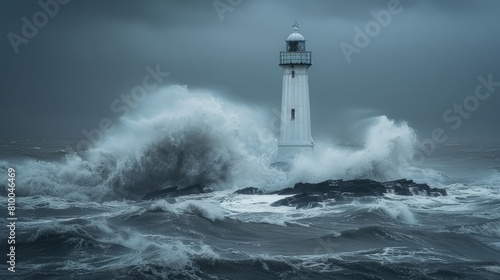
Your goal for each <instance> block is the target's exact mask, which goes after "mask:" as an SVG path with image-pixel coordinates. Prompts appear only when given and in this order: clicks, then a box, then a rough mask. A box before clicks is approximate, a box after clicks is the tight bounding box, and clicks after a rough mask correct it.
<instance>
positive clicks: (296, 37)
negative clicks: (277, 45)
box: [286, 28, 306, 42]
mask: <svg viewBox="0 0 500 280" xmlns="http://www.w3.org/2000/svg"><path fill="white" fill-rule="evenodd" d="M297 29H298V28H295V31H294V32H293V33H292V34H290V36H288V39H286V40H287V42H290V41H305V40H306V39H305V38H304V36H302V34H300V33H299V32H298V31H297Z"/></svg>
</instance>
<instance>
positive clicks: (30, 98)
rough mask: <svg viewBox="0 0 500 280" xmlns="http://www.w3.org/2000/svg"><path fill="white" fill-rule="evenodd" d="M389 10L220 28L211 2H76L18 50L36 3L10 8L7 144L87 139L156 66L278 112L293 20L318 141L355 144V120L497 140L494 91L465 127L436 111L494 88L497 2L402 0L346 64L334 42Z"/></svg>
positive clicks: (351, 5)
mask: <svg viewBox="0 0 500 280" xmlns="http://www.w3.org/2000/svg"><path fill="white" fill-rule="evenodd" d="M44 1H46V0H44ZM220 1H222V2H226V1H225V0H220ZM389 2H390V1H389V0H377V1H372V0H360V1H329V0H321V1H319V0H317V1H298V0H294V1H284V0H283V1H265V0H254V1H251V0H243V1H242V3H241V4H240V5H238V6H236V7H234V9H233V10H232V11H227V12H225V13H224V14H223V21H221V20H220V18H219V15H218V14H217V12H216V10H215V8H214V6H213V5H212V3H213V1H210V0H178V1H160V0H158V1H153V0H150V1H118V0H114V1H77V0H73V1H70V2H69V3H68V4H66V5H61V7H60V11H59V12H58V14H57V15H56V16H54V17H53V18H50V19H49V21H48V23H47V24H46V25H45V26H43V27H42V28H40V29H39V32H38V34H37V35H36V36H35V37H33V38H32V39H30V40H29V42H28V43H27V44H21V45H19V53H18V54H15V53H14V51H13V48H12V46H11V44H10V42H9V40H8V38H7V34H8V33H9V32H14V33H17V34H20V33H21V27H22V24H23V22H22V21H21V18H22V17H27V18H28V19H31V18H32V16H33V14H34V13H36V12H37V11H39V10H40V6H39V5H38V4H37V2H36V1H9V2H7V1H4V2H2V3H1V4H0V5H1V6H2V7H1V9H0V16H1V18H2V25H1V27H0V30H1V34H3V36H4V37H3V39H2V41H1V43H0V51H1V54H2V64H1V65H0V71H1V75H2V78H1V84H0V88H1V91H2V102H1V103H0V119H1V120H0V125H1V127H2V129H3V131H2V134H1V136H2V138H9V137H16V136H20V137H32V138H35V137H47V136H56V137H61V136H71V137H82V134H81V131H82V130H83V129H92V128H96V127H97V126H98V123H99V120H101V119H102V118H104V117H110V118H116V117H117V115H116V114H114V113H113V112H112V111H111V110H110V104H111V103H112V102H113V101H114V100H116V99H117V98H120V95H121V94H126V93H130V90H131V89H132V88H133V87H134V86H136V85H138V84H140V83H141V80H142V78H143V77H144V75H146V70H145V67H146V66H148V65H150V66H155V65H157V64H160V65H161V68H162V70H163V71H166V72H170V73H171V75H170V76H169V77H168V78H167V79H166V82H165V84H171V83H180V84H187V85H189V86H190V87H204V88H212V89H216V90H217V91H220V92H222V93H223V94H224V95H225V96H227V97H229V98H230V99H233V100H238V101H241V102H245V103H248V104H256V105H259V106H264V107H266V108H267V109H268V111H269V112H271V110H272V108H277V109H279V106H280V104H281V103H280V98H281V70H280V68H279V67H278V66H277V57H278V52H279V51H281V50H282V49H283V48H284V40H285V39H286V37H287V36H288V34H289V33H290V32H291V24H292V23H293V21H294V20H298V21H299V23H300V24H301V32H302V34H303V35H304V36H305V37H306V39H307V40H308V42H307V47H308V49H309V50H311V51H313V63H314V64H313V66H312V68H311V71H310V87H311V103H312V107H313V110H312V111H313V112H312V118H313V134H314V135H315V136H316V137H323V136H325V137H332V138H334V139H342V140H349V139H350V137H352V136H354V135H356V133H355V131H353V129H352V128H353V127H355V126H354V125H355V123H356V122H357V121H358V120H359V119H360V118H362V117H368V116H372V115H377V114H385V115H387V116H389V117H390V118H393V119H396V120H406V121H408V122H409V123H410V125H411V126H412V127H414V128H416V129H417V130H418V132H419V134H420V136H421V137H428V136H429V135H430V133H431V131H432V129H434V128H436V127H443V128H445V129H446V130H447V132H449V134H450V136H451V137H477V138H489V137H500V135H499V134H500V132H499V131H498V129H496V126H495V121H494V120H495V119H499V118H500V113H499V111H498V110H497V109H496V108H497V105H496V104H499V102H500V96H498V95H499V94H498V92H500V89H498V92H497V93H494V94H492V96H491V97H490V98H489V99H488V100H487V101H484V102H481V103H480V105H479V108H478V109H477V110H476V111H474V112H473V113H472V114H471V115H470V116H469V117H468V118H467V119H463V125H462V126H461V127H460V129H457V130H453V129H451V128H450V127H451V124H452V123H445V122H444V121H443V116H442V115H443V113H444V112H446V111H447V110H448V109H450V108H453V105H454V104H455V103H462V102H463V101H464V99H465V98H466V97H467V96H469V95H473V94H474V90H475V88H476V86H477V84H478V80H477V77H478V76H480V75H482V76H485V77H486V76H487V75H488V74H490V73H491V74H493V78H494V80H500V68H499V65H500V63H499V62H500V57H499V55H498V51H497V50H498V49H500V40H499V37H498V26H499V23H500V19H498V17H497V12H498V11H499V9H500V2H498V1H480V2H479V1H465V0H462V1H456V0H455V1H451V0H450V1H417V0H413V1H409V0H401V6H402V7H403V8H404V9H403V11H402V12H401V13H399V14H395V15H393V16H392V18H391V21H390V23H389V25H388V26H387V27H383V28H382V29H381V30H380V33H379V34H378V35H377V36H375V37H374V38H372V39H371V42H370V44H369V45H368V46H367V47H366V48H363V49H361V52H360V53H359V54H354V55H352V57H351V58H352V61H351V63H347V61H346V59H345V56H344V55H343V53H342V51H341V49H340V47H339V45H340V44H341V42H346V43H349V44H354V42H353V41H354V36H355V31H354V28H355V27H359V28H361V29H363V28H364V27H365V25H366V24H367V23H368V22H370V21H372V20H373V17H372V15H371V14H370V11H372V10H375V11H380V10H382V9H387V6H388V3H389Z"/></svg>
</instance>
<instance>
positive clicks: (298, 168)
mask: <svg viewBox="0 0 500 280" xmlns="http://www.w3.org/2000/svg"><path fill="white" fill-rule="evenodd" d="M167 101H168V102H167ZM159 104H163V105H159ZM141 106H142V107H141V108H143V109H141V110H140V111H138V112H136V113H135V114H134V115H130V116H127V117H126V118H123V120H122V124H121V125H120V126H119V127H117V129H116V131H114V132H113V133H112V134H110V135H108V137H107V138H106V139H105V140H103V141H102V142H101V143H99V144H97V146H96V147H95V148H93V149H91V150H89V151H87V152H85V153H80V154H78V153H75V152H74V150H75V147H76V145H77V143H78V142H75V141H70V140H54V139H49V140H39V139H38V140H27V139H18V140H14V141H2V142H0V170H3V171H2V174H3V175H0V180H4V181H5V182H0V185H2V192H1V196H2V197H0V200H1V201H2V208H3V209H5V208H6V201H7V197H6V194H7V193H6V192H5V191H4V190H5V189H6V178H7V177H6V171H5V170H6V168H8V167H14V168H15V169H16V171H17V172H16V174H17V181H16V183H17V188H16V195H17V196H18V197H17V206H18V208H17V216H18V218H19V220H18V221H17V227H16V230H17V235H16V240H17V243H16V261H17V263H16V273H15V274H13V273H10V272H8V271H7V265H5V263H6V257H5V255H6V253H7V242H6V240H5V239H4V238H3V237H2V241H1V244H0V252H1V255H2V256H3V257H2V258H1V260H2V263H3V264H4V265H2V267H3V268H2V270H0V277H2V279H7V278H4V277H13V276H14V277H15V278H19V279H69V278H71V279H161V278H164V279H500V174H499V172H500V170H499V169H500V168H499V167H500V143H486V142H485V143H446V144H445V145H443V146H440V147H439V148H438V149H437V150H436V152H435V153H434V154H432V155H431V156H429V157H428V158H427V160H426V162H425V163H424V164H423V165H422V166H414V165H412V161H411V155H412V154H413V153H414V152H415V150H416V145H417V141H416V139H417V136H416V135H415V132H414V131H413V130H412V129H411V128H410V127H408V126H407V125H406V124H405V123H398V122H394V121H392V120H389V119H387V118H386V117H378V118H374V119H372V120H371V123H372V125H371V126H370V128H369V129H368V130H367V131H366V138H365V139H362V140H363V141H361V142H362V145H361V146H359V147H349V146H345V145H344V146H343V145H339V144H327V143H321V141H318V142H317V145H316V149H315V152H314V153H313V154H312V155H309V156H303V157H300V158H298V159H297V160H296V162H295V168H294V169H293V170H291V171H290V172H289V173H284V172H282V171H279V170H275V169H273V168H271V167H269V165H270V163H272V161H273V157H274V156H275V152H276V151H275V145H276V143H275V142H274V141H272V139H271V140H269V137H265V136H266V135H267V134H266V133H267V131H266V125H267V120H266V119H265V118H264V117H262V114H261V112H258V111H257V110H255V109H250V108H246V107H243V106H241V105H237V104H233V103H231V102H228V101H224V102H223V101H221V100H220V99H218V98H214V97H212V96H211V95H210V94H206V93H189V92H187V91H186V90H185V89H183V88H180V87H179V88H178V87H174V88H170V89H166V90H165V91H164V92H161V93H158V94H157V95H156V96H154V97H152V98H151V99H148V100H147V101H146V103H145V104H142V105H141ZM144 108H147V109H144ZM402 177H405V178H409V179H414V180H416V181H418V182H425V183H428V184H429V185H431V186H433V187H442V188H445V189H446V190H447V192H448V196H443V197H424V196H412V197H403V196H395V195H391V194H387V195H386V196H385V197H381V198H374V197H373V198H371V197H365V198H359V199H356V200H354V201H352V202H349V203H343V204H338V203H333V202H325V203H323V204H322V207H320V208H312V209H298V210H296V209H295V208H292V207H272V206H270V204H271V203H272V202H274V201H276V200H279V199H281V198H282V196H280V197H278V196H277V195H258V196H257V195H236V194H233V192H234V191H235V190H236V189H241V188H244V187H258V188H260V189H262V190H267V191H272V190H276V189H279V188H283V187H288V186H291V185H293V184H294V183H295V182H299V181H302V182H320V181H323V180H325V179H339V178H343V179H352V178H370V179H376V180H392V179H399V178H402ZM1 178H3V179H1ZM195 183H201V184H203V185H207V186H210V187H212V188H214V189H216V190H217V191H215V192H213V193H210V194H202V195H194V196H186V197H180V198H175V199H162V200H156V201H140V200H139V199H140V197H142V196H143V195H144V194H146V193H148V192H151V191H154V190H158V189H161V188H163V187H165V186H169V185H180V186H187V185H190V184H195ZM0 217H2V224H5V223H6V211H2V215H1V216H0ZM6 232H7V231H6V229H5V228H4V229H3V230H2V236H5V235H4V234H5V233H6ZM4 252H5V253H4ZM15 278H14V279H15ZM9 279H10V278H9Z"/></svg>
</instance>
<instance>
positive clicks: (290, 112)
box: [278, 23, 314, 162]
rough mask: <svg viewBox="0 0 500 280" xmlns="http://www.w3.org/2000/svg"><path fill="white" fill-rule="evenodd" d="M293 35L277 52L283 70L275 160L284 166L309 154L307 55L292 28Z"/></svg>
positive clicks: (304, 47)
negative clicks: (278, 135) (283, 49)
mask: <svg viewBox="0 0 500 280" xmlns="http://www.w3.org/2000/svg"><path fill="white" fill-rule="evenodd" d="M293 29H294V32H293V33H292V34H290V36H288V39H287V40H286V51H284V52H280V66H281V68H283V96H282V100H281V127H280V137H279V141H278V160H279V161H281V162H288V161H290V160H291V159H293V158H294V157H295V156H296V155H297V154H299V153H303V152H309V151H312V149H313V147H314V143H313V139H312V136H311V113H310V108H309V77H308V74H307V72H308V69H309V67H310V66H311V65H312V64H311V52H308V51H306V40H305V39H304V36H302V35H301V34H300V33H299V32H298V30H299V25H298V24H297V23H295V24H294V25H293Z"/></svg>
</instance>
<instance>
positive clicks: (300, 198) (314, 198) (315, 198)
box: [271, 193, 325, 209]
mask: <svg viewBox="0 0 500 280" xmlns="http://www.w3.org/2000/svg"><path fill="white" fill-rule="evenodd" d="M324 199H325V198H324V197H323V196H322V195H317V194H310V193H301V194H297V195H294V196H290V197H287V198H284V199H280V200H278V201H275V202H273V203H271V206H296V207H297V209H299V208H312V207H311V206H313V205H317V206H313V207H318V206H320V204H319V203H318V202H323V201H324ZM313 203H315V204H313Z"/></svg>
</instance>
